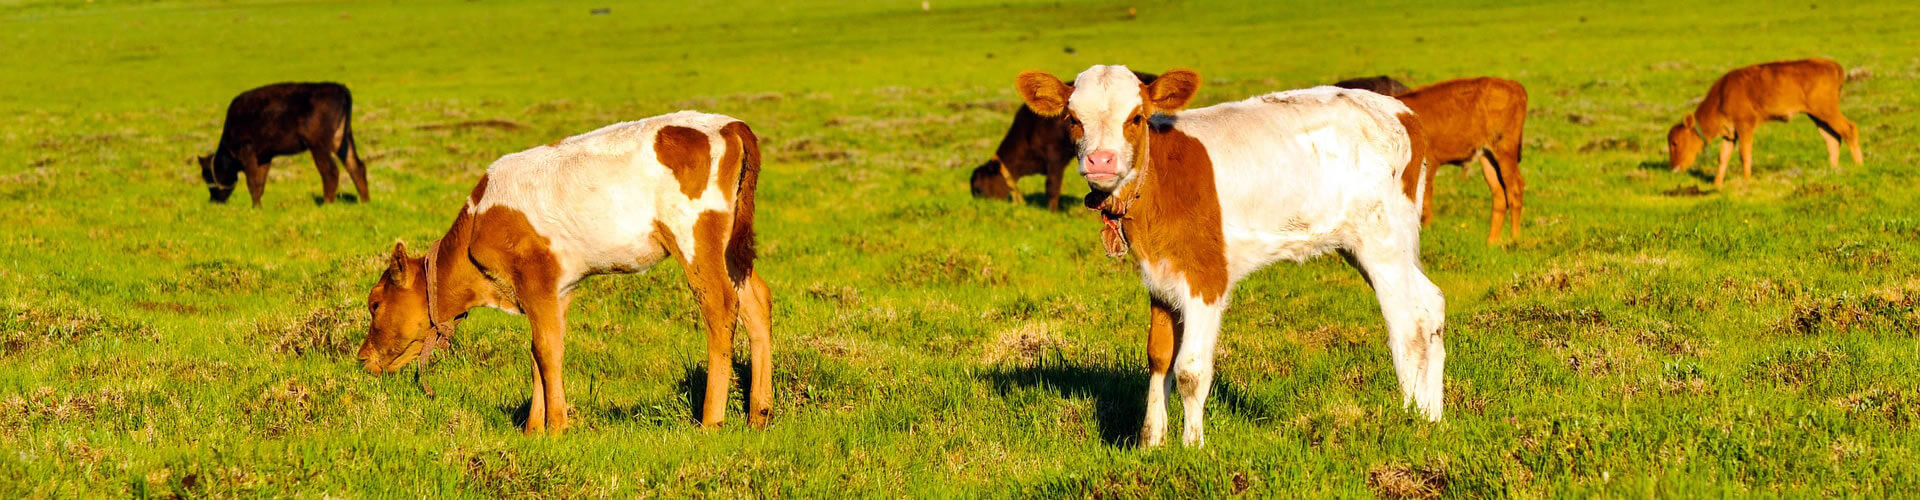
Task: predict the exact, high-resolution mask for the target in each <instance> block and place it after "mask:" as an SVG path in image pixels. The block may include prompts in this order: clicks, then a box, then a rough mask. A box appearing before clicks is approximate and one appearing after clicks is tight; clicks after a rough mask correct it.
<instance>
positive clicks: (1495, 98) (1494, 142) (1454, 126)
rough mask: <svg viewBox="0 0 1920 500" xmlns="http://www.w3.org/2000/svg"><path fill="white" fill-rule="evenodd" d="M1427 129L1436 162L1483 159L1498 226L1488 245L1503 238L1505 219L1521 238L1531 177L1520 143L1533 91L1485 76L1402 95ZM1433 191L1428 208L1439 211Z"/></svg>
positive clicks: (1431, 155)
mask: <svg viewBox="0 0 1920 500" xmlns="http://www.w3.org/2000/svg"><path fill="white" fill-rule="evenodd" d="M1396 97H1398V98H1399V99H1400V102H1401V103H1403V104H1406V105H1407V107H1408V108H1410V109H1412V110H1413V112H1414V113H1415V114H1418V115H1420V122H1421V123H1422V124H1424V125H1425V126H1426V130H1427V147H1428V149H1427V156H1428V158H1427V161H1428V163H1430V164H1431V165H1433V166H1435V167H1438V166H1440V165H1465V164H1466V163H1467V162H1469V161H1474V160H1476V159H1477V160H1479V161H1480V171H1481V173H1483V174H1485V175H1486V178H1487V190H1488V191H1490V192H1491V193H1492V198H1493V216H1492V228H1491V229H1489V230H1488V231H1487V243H1499V242H1500V229H1501V226H1502V225H1503V224H1502V221H1503V219H1504V220H1507V221H1510V223H1511V224H1512V226H1513V228H1512V229H1513V235H1512V236H1513V238H1514V239H1519V238H1520V213H1521V209H1522V207H1523V205H1524V204H1523V203H1522V202H1523V201H1524V200H1525V196H1524V195H1525V191H1526V187H1527V183H1526V179H1524V178H1522V176H1521V175H1520V144H1521V139H1522V137H1521V136H1522V133H1523V132H1524V131H1525V129H1526V125H1527V89H1526V87H1522V86H1520V82H1516V81H1513V80H1507V79H1503V78H1492V77H1480V78H1461V79H1457V80H1447V81H1444V82H1440V83H1435V84H1432V85H1428V86H1425V87H1420V88H1417V89H1413V90H1411V91H1408V92H1406V93H1402V94H1400V95H1398V96H1396ZM1432 196H1433V193H1432V192H1428V193H1427V203H1426V204H1425V205H1426V211H1427V213H1428V214H1431V213H1432V212H1433V203H1432V201H1433V198H1432Z"/></svg>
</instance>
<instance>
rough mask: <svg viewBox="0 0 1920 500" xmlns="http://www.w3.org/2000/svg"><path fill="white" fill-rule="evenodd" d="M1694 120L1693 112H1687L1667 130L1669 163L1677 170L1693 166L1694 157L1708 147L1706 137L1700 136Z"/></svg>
mask: <svg viewBox="0 0 1920 500" xmlns="http://www.w3.org/2000/svg"><path fill="white" fill-rule="evenodd" d="M1696 130H1697V126H1696V124H1695V123H1694V122H1693V114H1691V113H1689V114H1687V117H1686V118H1685V119H1682V120H1680V124H1678V125H1674V126H1673V128H1672V129H1668V130H1667V163H1668V164H1670V165H1673V169H1674V170H1675V171H1678V170H1681V169H1684V168H1687V167H1691V166H1693V161H1694V159H1696V158H1698V157H1699V156H1700V150H1701V149H1704V148H1706V147H1707V141H1706V139H1703V138H1701V137H1700V133H1699V132H1697V131H1696Z"/></svg>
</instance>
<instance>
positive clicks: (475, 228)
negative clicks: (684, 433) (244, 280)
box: [359, 111, 773, 434]
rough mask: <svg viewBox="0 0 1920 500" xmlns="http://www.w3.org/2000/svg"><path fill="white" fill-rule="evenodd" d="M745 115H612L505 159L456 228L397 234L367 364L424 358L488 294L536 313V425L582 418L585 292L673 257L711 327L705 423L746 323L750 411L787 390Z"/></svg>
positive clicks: (531, 428)
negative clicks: (579, 354) (575, 342)
mask: <svg viewBox="0 0 1920 500" xmlns="http://www.w3.org/2000/svg"><path fill="white" fill-rule="evenodd" d="M759 144H760V143H759V139H758V138H756V137H755V136H754V133H753V130H752V129H750V128H748V127H747V125H746V124H745V123H742V122H740V121H739V120H735V119H733V118H730V117H726V116H721V115H713V114H705V113H696V112H691V111H682V112H679V113H674V114H669V115H663V116H657V117H653V118H648V119H644V120H639V121H633V122H626V123H618V124H614V125H609V126H607V127H605V128H601V129H600V130H595V131H593V132H588V133H585V134H581V135H577V136H573V137H569V138H567V139H564V140H561V141H559V142H555V143H553V144H550V145H546V146H541V147H536V148H533V149H529V150H526V151H522V152H519V153H514V154H510V155H507V156H503V157H501V158H500V159H499V160H497V161H495V162H493V165H492V166H490V167H487V174H486V176H485V177H482V178H480V184H479V185H478V186H475V187H474V188H473V194H472V195H470V196H469V197H468V198H467V204H466V207H464V208H462V209H461V210H460V213H459V215H458V216H456V217H455V218H454V220H453V226H452V227H451V228H449V229H448V230H447V233H446V236H443V237H441V238H440V240H439V241H437V242H435V243H434V244H433V245H432V246H430V247H429V248H428V249H427V252H426V255H424V256H421V257H412V256H409V255H408V254H407V249H406V247H405V246H404V245H395V246H394V248H393V255H392V257H391V259H390V262H389V264H388V267H387V270H386V273H385V274H383V275H381V277H380V282H379V283H378V284H376V285H374V287H373V291H372V293H371V294H369V295H368V296H367V307H368V308H369V310H370V311H371V313H372V314H373V321H372V324H371V325H370V327H369V329H368V332H367V340H366V343H365V344H363V345H362V346H361V347H360V354H359V358H360V361H361V363H362V366H363V367H364V368H366V369H367V371H371V372H374V373H384V372H392V371H395V370H397V369H399V368H401V367H403V366H405V365H406V363H407V362H408V361H411V360H415V359H418V360H419V361H420V366H421V367H422V368H424V367H425V365H426V360H427V358H428V356H429V355H430V354H431V352H432V349H433V348H434V346H436V345H438V344H439V343H440V339H441V338H443V337H444V336H445V335H447V334H449V333H451V332H452V330H453V329H454V327H455V325H457V324H458V323H459V322H460V320H461V319H462V318H464V317H466V314H467V311H468V310H470V309H473V308H475V307H494V308H498V309H501V310H505V311H508V312H513V313H524V314H526V315H527V320H528V322H530V323H532V325H533V361H534V362H533V398H532V403H531V404H530V408H529V410H528V413H527V422H526V429H525V431H526V432H527V433H528V434H535V433H540V432H543V431H551V432H553V433H559V432H560V431H562V430H564V429H565V428H566V427H567V400H566V396H565V392H564V390H563V389H564V386H563V385H562V383H561V370H560V368H561V356H562V354H563V352H564V350H565V346H564V345H563V344H562V338H563V337H564V336H565V335H566V330H567V318H566V316H567V304H568V303H569V302H570V301H571V297H570V293H571V292H572V290H573V289H574V287H575V286H576V285H579V284H580V282H581V280H583V279H585V278H586V277H588V276H592V275H596V274H609V273H634V272H640V271H643V270H646V269H647V268H648V267H650V266H652V265H654V264H657V263H659V262H661V261H663V260H666V259H667V258H669V256H671V257H672V258H673V259H675V260H677V261H679V262H680V267H681V268H682V269H684V270H685V271H686V278H687V284H688V285H689V286H691V287H692V288H693V292H694V297H695V298H696V299H697V300H699V302H700V309H701V313H702V316H703V317H704V318H705V320H706V326H707V387H706V400H705V404H704V406H703V407H702V409H701V423H702V424H703V425H705V426H707V427H713V426H718V425H720V423H721V422H722V421H723V420H724V419H725V417H726V403H727V392H728V388H730V387H732V379H733V334H734V326H735V323H736V322H738V323H742V324H744V325H745V326H746V329H747V334H748V336H749V338H750V339H751V340H752V343H751V345H752V352H753V373H752V385H751V388H750V390H749V391H748V396H747V407H748V410H747V423H748V424H750V425H753V426H754V427H762V426H765V425H766V423H767V416H768V412H769V407H770V406H771V403H772V392H771V390H772V384H773V372H772V370H771V360H770V357H771V350H770V349H771V347H770V338H771V333H770V329H771V323H770V318H769V314H770V311H771V308H772V299H773V297H772V294H771V293H770V292H769V291H768V289H767V284H766V282H765V281H762V280H761V279H760V275H759V274H758V273H756V272H755V271H754V249H753V197H754V186H755V184H757V183H758V179H759V173H760V145H759Z"/></svg>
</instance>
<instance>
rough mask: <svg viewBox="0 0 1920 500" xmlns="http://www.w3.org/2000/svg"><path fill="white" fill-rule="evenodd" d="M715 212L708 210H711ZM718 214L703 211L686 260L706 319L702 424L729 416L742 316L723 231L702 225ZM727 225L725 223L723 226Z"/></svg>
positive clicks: (711, 424)
mask: <svg viewBox="0 0 1920 500" xmlns="http://www.w3.org/2000/svg"><path fill="white" fill-rule="evenodd" d="M712 213H713V212H708V214H712ZM709 220H711V221H713V222H714V223H717V222H721V220H720V219H719V218H717V217H712V216H711V215H702V216H701V217H700V225H699V226H696V229H694V231H693V232H694V233H695V234H696V236H695V237H696V238H701V239H702V241H698V242H696V243H695V248H696V249H697V250H696V251H695V254H694V257H693V259H691V260H690V261H689V262H688V263H687V285H688V286H691V287H692V288H693V295H694V297H695V298H697V299H698V300H699V301H700V313H701V316H702V317H703V318H704V319H705V320H706V323H707V394H706V399H705V402H704V404H702V405H701V408H700V425H701V426H702V427H707V428H714V427H719V426H720V424H721V423H724V422H725V421H726V418H727V392H728V387H729V386H730V385H732V384H733V329H734V324H735V323H736V322H737V321H739V319H740V313H739V311H740V295H739V292H737V291H735V290H734V288H733V283H732V282H730V281H729V280H728V278H727V263H726V257H725V256H724V255H723V254H722V252H721V250H720V249H722V248H725V247H726V237H727V235H726V233H725V232H724V231H711V232H703V231H701V229H699V228H700V227H706V226H717V225H718V224H713V223H709V222H708V221H709ZM722 227H724V226H722Z"/></svg>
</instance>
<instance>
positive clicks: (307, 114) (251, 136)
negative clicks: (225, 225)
mask: <svg viewBox="0 0 1920 500" xmlns="http://www.w3.org/2000/svg"><path fill="white" fill-rule="evenodd" d="M352 121H353V95H352V94H351V93H348V92H347V87H346V86H344V85H341V84H338V83H332V82H325V83H276V84H273V85H268V86H265V87H260V88H257V89H253V90H249V91H246V92H241V93H240V95H238V96H235V97H234V98H233V101H232V102H230V103H228V104H227V120H226V123H225V124H224V125H222V126H221V130H220V144H219V146H217V147H215V148H214V150H213V154H210V155H206V156H201V157H198V158H195V160H197V161H199V163H200V180H203V181H206V183H207V193H208V194H209V195H210V196H211V197H212V201H214V202H219V203H225V202H226V201H227V197H229V196H233V190H234V184H236V183H238V182H239V181H240V175H241V174H245V175H246V176H247V194H248V195H250V196H252V197H253V206H255V207H259V206H260V196H261V195H264V194H266V191H267V172H268V171H269V170H270V165H271V163H272V162H273V158H274V157H276V156H285V155H290V154H298V153H300V152H301V151H307V152H310V153H312V156H313V167H314V168H316V169H319V171H320V184H321V188H322V189H323V190H322V192H321V200H322V201H324V202H329V203H331V202H333V198H334V192H335V191H337V190H338V189H339V186H340V167H341V166H345V167H346V169H347V175H348V176H350V177H352V178H353V187H354V189H356V190H358V191H359V193H360V202H361V203H366V202H367V165H366V164H365V163H362V162H361V161H360V151H359V148H358V147H356V146H355V145H354V143H353V125H352ZM336 160H337V161H338V164H336V163H335V161H336Z"/></svg>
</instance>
